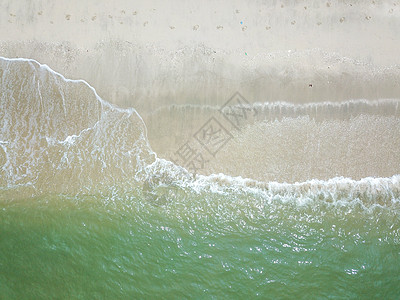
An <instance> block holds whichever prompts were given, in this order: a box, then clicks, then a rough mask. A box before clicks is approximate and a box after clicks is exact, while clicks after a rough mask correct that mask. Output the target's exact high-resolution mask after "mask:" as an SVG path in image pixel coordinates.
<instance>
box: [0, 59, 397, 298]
mask: <svg viewBox="0 0 400 300" xmlns="http://www.w3.org/2000/svg"><path fill="white" fill-rule="evenodd" d="M0 89H1V94H0V298H1V299H88V298H90V299H91V298H94V299H127V298H174V299H176V298H206V299H208V298H212V299H214V298H244V297H249V298H256V297H259V298H267V299H279V298H295V297H296V298H302V299H303V298H304V299H310V298H311V299H314V298H318V299H319V298H321V299H322V298H335V299H337V298H352V299H355V298H357V299H358V298H382V299H396V298H398V297H399V295H400V287H399V285H398V283H399V281H400V265H399V255H400V218H399V214H400V175H398V162H399V151H398V146H399V143H400V137H399V132H400V131H399V130H398V129H399V128H400V118H399V117H400V116H399V115H400V111H399V108H398V104H399V103H400V100H398V99H381V100H379V101H367V100H362V99H361V100H354V101H348V102H342V103H327V102H321V103H317V104H307V105H305V104H304V105H303V104H299V105H293V104H288V103H282V102H279V103H275V104H263V103H258V104H254V105H253V104H250V103H249V102H248V101H247V100H245V99H244V97H243V96H242V95H240V93H239V94H234V97H233V98H232V99H233V100H235V101H236V102H235V103H234V105H232V106H231V104H232V102H229V101H228V102H227V103H226V106H219V107H212V106H204V107H190V106H180V107H168V108H164V111H163V109H160V110H158V111H156V112H154V113H153V115H152V116H151V117H147V118H146V120H152V123H151V124H147V123H146V124H145V122H144V120H143V118H142V117H141V115H140V114H139V113H138V112H137V111H136V110H135V109H134V108H119V107H116V106H114V105H112V104H110V103H109V102H107V101H105V100H103V99H101V98H100V97H99V96H98V94H97V93H96V90H95V89H94V88H93V87H91V86H90V85H89V84H88V83H87V82H85V81H83V80H70V79H66V78H65V77H64V76H62V75H61V74H59V73H57V72H55V71H53V70H51V69H50V68H49V67H48V66H46V65H41V64H39V63H38V62H36V61H34V60H30V59H7V58H0ZM237 101H239V102H237ZM231 107H236V108H238V109H239V111H241V112H242V113H243V114H242V115H240V116H242V117H243V116H246V118H245V121H246V122H247V123H246V124H241V123H240V124H239V122H242V121H243V118H242V119H238V115H235V114H234V115H232V114H229V109H230V108H231ZM227 109H228V112H227ZM253 109H254V111H253ZM165 111H167V112H165ZM177 111H183V114H180V115H178V116H177V117H176V118H175V120H176V124H180V123H179V122H180V121H179V120H178V119H179V118H184V116H185V115H186V118H187V119H188V120H186V124H192V123H195V124H196V125H195V126H194V127H193V128H186V130H187V132H185V128H183V129H182V133H181V136H180V137H179V138H177V139H178V140H179V142H177V143H176V147H175V148H171V149H172V150H168V151H167V150H165V146H164V145H165V143H166V141H163V140H162V139H161V136H160V137H159V138H158V137H157V136H156V135H155V134H152V138H149V137H148V132H147V131H148V128H150V129H149V131H152V132H153V131H156V129H157V128H158V127H157V125H156V122H157V120H158V121H159V122H160V123H162V122H163V121H162V120H163V118H162V114H163V113H164V114H165V113H168V114H172V116H173V114H174V113H177ZM193 111H195V112H197V113H194V112H193ZM199 111H200V113H198V112H199ZM231 112H232V111H231ZM244 112H247V114H246V115H245V114H244ZM202 114H203V115H204V117H202ZM191 116H195V117H191ZM210 116H211V117H210ZM247 116H248V117H247ZM194 118H198V120H195V121H196V122H195V121H193V119H194ZM182 122H185V121H184V120H183V121H182ZM190 122H192V123H190ZM171 126H174V125H173V124H172V125H171ZM176 126H177V127H179V126H178V125H176ZM189 127H190V126H189ZM210 128H211V129H210ZM210 130H211V131H210ZM189 132H190V134H189ZM215 132H219V135H217V137H216V136H215V135H214V134H211V133H215ZM152 139H153V140H156V141H158V144H157V145H156V144H155V142H154V143H153V144H154V146H153V144H152ZM193 145H197V148H196V149H194V146H193ZM155 148H157V149H160V150H159V151H158V150H154V149H155ZM189 150H197V152H193V153H192V152H191V151H189ZM200 150H201V151H203V152H199V151H200ZM163 151H164V152H163ZM195 153H196V156H195ZM189 158H191V160H190V159H189ZM194 158H196V159H194ZM200 158H202V160H200ZM179 159H180V160H181V161H179ZM206 162H207V164H206ZM196 163H197V164H196ZM182 165H183V166H184V167H182Z"/></svg>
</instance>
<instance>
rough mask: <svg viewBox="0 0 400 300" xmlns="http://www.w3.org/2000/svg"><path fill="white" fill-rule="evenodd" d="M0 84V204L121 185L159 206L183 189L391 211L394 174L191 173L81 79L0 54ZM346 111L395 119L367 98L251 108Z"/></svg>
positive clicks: (137, 120) (392, 107) (399, 187)
mask: <svg viewBox="0 0 400 300" xmlns="http://www.w3.org/2000/svg"><path fill="white" fill-rule="evenodd" d="M0 80H1V82H0V88H1V94H0V195H1V196H0V199H10V198H16V197H20V196H21V195H24V196H27V195H28V196H35V195H38V194H41V193H66V194H77V193H81V194H82V193H96V192H99V191H105V190H109V189H110V188H112V189H115V188H117V189H121V188H122V189H126V188H127V189H133V190H135V189H136V190H138V191H140V193H143V196H144V197H146V198H147V199H149V200H150V201H153V202H154V203H158V204H161V205H162V204H163V203H168V202H170V201H173V200H174V199H176V198H177V197H180V199H182V197H183V198H185V197H184V195H186V194H187V193H194V194H204V193H206V194H207V193H211V194H224V195H228V196H229V195H231V196H232V195H248V194H251V195H254V196H256V197H258V198H260V199H263V201H266V200H267V201H273V200H276V201H294V202H296V203H298V204H302V203H307V202H309V201H311V202H314V201H322V202H324V203H336V204H337V203H348V202H351V201H353V202H354V201H358V202H360V203H361V204H362V205H364V206H367V207H372V206H374V205H381V206H393V205H395V206H396V207H397V206H398V202H399V200H400V176H399V175H396V174H393V176H392V177H387V178H386V177H382V178H372V177H368V178H363V179H361V180H352V179H349V178H343V177H336V178H332V179H329V180H306V181H304V182H301V183H278V182H272V181H264V182H263V181H259V180H258V181H257V180H253V179H244V178H242V177H238V176H236V177H231V176H228V175H223V174H219V175H218V174H212V175H208V176H206V175H194V174H191V173H190V172H188V171H187V170H186V169H184V168H182V167H180V166H177V165H175V164H173V163H172V162H170V161H168V160H164V159H161V158H158V157H157V155H156V153H154V152H153V151H152V149H151V147H150V145H149V142H148V139H147V128H146V126H145V124H144V122H143V120H142V118H141V116H140V115H139V114H138V113H137V112H136V110H135V109H133V108H130V109H121V108H117V107H115V106H113V105H111V104H109V103H108V102H106V101H104V100H102V99H101V98H100V97H99V96H98V95H97V93H96V91H95V90H94V88H92V87H91V86H90V85H89V84H88V83H87V82H85V81H83V80H70V79H66V78H64V77H63V76H62V75H61V74H59V73H57V72H54V71H53V70H51V69H50V68H49V67H48V66H46V65H41V64H39V63H38V62H36V61H34V60H30V59H7V58H0ZM355 106H357V107H361V108H362V113H364V114H368V113H369V114H372V113H374V112H376V111H377V110H378V113H380V114H383V115H385V116H390V117H395V118H397V116H398V102H396V101H392V100H386V101H383V105H381V103H378V102H371V103H369V102H367V101H358V102H357V101H356V102H354V101H353V102H348V103H345V104H343V103H342V104H331V103H325V104H314V105H303V106H293V105H288V104H282V103H278V104H276V103H275V104H269V105H267V104H256V105H255V107H256V108H257V109H258V111H259V112H261V113H260V114H258V115H257V118H260V120H265V118H266V116H268V118H267V119H268V120H269V119H271V120H274V119H275V118H277V116H279V118H282V116H283V117H294V116H297V117H298V116H303V115H306V116H309V117H310V116H311V118H316V119H318V116H320V115H321V114H323V115H324V116H325V117H330V118H347V117H348V116H349V115H351V114H352V109H353V108H354V107H355ZM381 108H382V109H383V110H382V111H379V109H381ZM261 116H263V117H261ZM335 116H336V117H335ZM325 117H324V118H325ZM260 120H258V121H260ZM256 121H257V120H255V121H254V122H256ZM181 194H182V195H183V196H182V197H181V196H180V195H181ZM245 198H246V197H243V199H245ZM236 204H237V203H236Z"/></svg>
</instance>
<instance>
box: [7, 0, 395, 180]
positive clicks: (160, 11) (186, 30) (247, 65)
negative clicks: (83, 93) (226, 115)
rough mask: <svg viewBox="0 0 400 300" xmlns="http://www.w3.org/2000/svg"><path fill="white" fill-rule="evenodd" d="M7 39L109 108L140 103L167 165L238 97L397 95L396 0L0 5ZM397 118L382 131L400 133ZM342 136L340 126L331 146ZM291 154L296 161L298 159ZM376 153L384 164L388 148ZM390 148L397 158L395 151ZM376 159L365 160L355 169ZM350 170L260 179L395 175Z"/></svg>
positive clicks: (293, 99) (10, 46)
mask: <svg viewBox="0 0 400 300" xmlns="http://www.w3.org/2000/svg"><path fill="white" fill-rule="evenodd" d="M0 33H1V40H0V56H4V57H26V58H33V59H36V60H37V61H39V62H40V63H44V64H47V65H48V66H50V67H51V68H52V69H54V70H55V71H57V72H60V73H61V74H63V75H64V76H66V77H67V78H72V79H84V80H86V81H87V82H88V83H89V84H90V85H92V86H93V87H94V88H95V89H96V91H97V92H98V94H99V95H100V96H101V97H102V98H103V99H105V100H107V101H109V102H111V103H114V104H116V105H118V106H122V107H134V108H135V109H136V110H137V111H138V112H139V114H140V115H141V116H142V117H143V119H144V121H145V123H146V126H147V129H148V137H149V140H150V144H151V146H152V148H153V149H154V150H155V151H156V152H157V153H158V155H159V156H160V157H164V158H167V159H170V158H171V155H172V154H173V153H174V151H176V150H177V149H178V148H179V147H180V146H181V145H182V144H183V143H184V142H185V141H186V140H187V139H189V138H191V136H192V135H193V134H194V133H195V132H196V131H197V130H198V129H199V128H200V127H201V126H202V125H203V123H204V122H205V121H206V120H207V118H209V117H210V116H211V115H212V113H210V111H217V110H218V108H219V107H221V106H222V105H223V104H224V103H225V102H226V101H227V100H228V99H229V98H230V97H231V96H232V95H233V94H234V93H235V92H239V93H240V94H241V95H243V97H245V99H246V100H247V101H248V103H250V104H253V103H281V102H285V103H289V104H294V105H303V104H307V103H325V102H332V103H342V102H345V101H349V100H360V99H361V100H363V99H364V100H368V101H381V100H382V99H397V98H399V96H400V84H399V82H400V58H399V55H398V49H399V48H400V1H221V0H220V1H206V2H202V3H200V2H198V1H193V0H191V1H185V2H182V1H169V2H164V1H135V2H134V3H133V2H131V1H124V0H119V1H113V2H112V3H109V2H107V1H87V2H85V5H82V3H81V2H80V1H61V2H57V5H55V4H51V3H50V2H47V1H32V2H29V5H24V4H22V3H20V2H15V1H3V2H2V3H1V6H0ZM207 107H209V108H207ZM392 112H393V114H394V115H395V116H397V114H398V112H397V111H392ZM355 113H356V115H357V114H358V113H359V112H357V109H356V111H355ZM190 115H193V117H188V116H190ZM281 117H285V113H283V114H282V116H281ZM300 123H301V122H300ZM389 123H390V122H389ZM389 123H387V125H386V126H387V127H385V128H386V130H390V128H393V126H395V125H393V124H392V123H390V124H391V125H389ZM282 124H283V123H280V124H279V126H283V125H282ZM367 124H368V122H367ZM369 124H371V123H369ZM223 125H224V124H223ZM276 125H277V126H278V124H276ZM359 125H360V124H359ZM310 126H314V125H310ZM379 126H381V125H379ZM382 126H383V125H382ZM396 126H397V125H396ZM339 127H340V126H339ZM343 128H344V129H345V128H348V127H346V126H344V127H343ZM352 128H355V127H354V126H353V127H352ZM344 129H343V130H344ZM249 130H250V129H249ZM276 132H277V134H278V133H279V132H280V131H279V130H278V129H277V131H276ZM293 134H294V135H295V136H296V135H297V134H298V133H293ZM305 134H306V133H305ZM314 134H316V135H317V136H318V135H322V138H323V137H324V136H325V137H326V134H325V135H324V134H323V133H321V132H319V133H316V132H314ZM353 134H355V135H357V134H360V135H361V136H363V137H364V138H360V139H359V140H360V141H363V142H362V145H363V146H360V147H368V143H369V142H368V140H369V139H372V140H373V142H372V143H373V144H375V145H377V146H378V145H382V141H381V140H380V138H378V137H376V136H374V135H372V136H371V134H367V133H360V132H358V133H353ZM343 136H345V134H344V133H343V132H342V131H340V130H339V131H338V132H337V133H336V135H335V136H334V137H332V138H331V140H332V139H333V140H337V139H340V137H343ZM271 138H272V139H275V137H274V136H271ZM276 138H278V137H276ZM388 138H389V137H388ZM389 139H390V138H389ZM325 142H326V141H325ZM387 142H388V141H387ZM250 144H251V146H250V148H251V147H253V145H254V143H250ZM383 144H386V143H383ZM266 146H267V144H266V143H264V145H263V147H264V148H265V147H266ZM274 147H275V146H274ZM340 147H342V148H341V149H342V150H340V151H339V152H338V153H337V154H335V155H334V158H332V157H331V158H329V159H326V160H325V161H327V163H326V164H327V165H331V164H339V165H340V157H341V156H342V155H343V153H344V154H345V153H348V151H347V150H346V149H347V148H348V141H347V140H346V141H343V144H342V146H340ZM393 147H395V145H393ZM271 149H272V148H271ZM392 149H394V148H392ZM275 150H276V149H275ZM257 151H263V150H262V149H261V150H257ZM257 151H256V152H257ZM271 151H272V150H271ZM293 151H295V152H294V153H292V154H290V155H289V157H297V152H296V151H297V150H293ZM308 151H314V150H310V149H309V150H307V151H305V154H304V156H305V157H306V156H307V155H308V154H309V152H308ZM267 152H269V151H267ZM278 152H279V151H278ZM350 152H351V151H350ZM372 152H373V153H376V156H377V157H378V156H379V157H382V151H381V150H377V149H375V150H374V151H372ZM383 152H384V153H385V154H384V157H386V158H387V159H394V161H396V162H397V161H398V157H397V155H395V156H393V154H391V153H392V152H390V151H389V152H388V151H387V150H384V151H383ZM252 153H253V152H252ZM356 153H357V151H355V152H354V155H356ZM351 155H353V154H351ZM225 156H227V158H225V159H222V158H221V160H214V164H216V163H217V162H219V164H218V165H217V166H214V167H213V168H211V167H210V169H209V170H208V171H207V172H206V173H210V172H224V171H229V170H230V168H227V166H228V165H227V164H226V160H229V157H230V156H229V155H228V154H226V155H225ZM328 156H329V155H328ZM332 159H333V162H332ZM272 160H273V161H280V158H279V157H275V159H272ZM372 160H373V161H377V160H376V159H374V158H372ZM222 161H225V163H222ZM246 161H247V162H249V161H251V159H250V160H246ZM322 161H324V159H322ZM328 161H329V162H328ZM369 161H371V158H368V159H361V160H360V158H357V159H355V162H354V165H353V167H354V168H356V167H355V166H356V165H359V164H361V165H365V164H369ZM302 163H303V161H301V160H299V159H298V158H296V159H295V160H294V161H293V164H294V165H299V164H300V165H301V164H302ZM345 164H347V163H345ZM245 165H246V163H245ZM322 165H324V164H322ZM391 166H393V164H391ZM280 168H281V167H279V168H278V169H280ZM323 168H325V167H323ZM354 168H346V167H345V166H343V167H342V168H341V170H342V171H343V170H344V172H339V171H327V172H322V173H319V171H316V172H311V173H310V172H309V171H307V172H306V173H304V174H303V173H302V172H301V170H300V171H299V172H300V173H302V175H301V176H300V175H299V176H294V177H290V178H289V177H286V175H285V176H283V177H282V176H278V177H276V176H272V177H270V176H267V175H265V174H267V173H268V172H266V171H265V170H262V171H260V172H261V173H260V174H256V175H255V177H256V178H259V179H265V180H268V179H276V180H296V179H298V180H305V179H307V178H308V177H309V176H312V177H318V175H320V176H322V177H323V178H329V177H331V176H335V175H337V174H339V175H340V174H341V175H347V176H350V177H354V178H362V177H363V176H369V175H381V176H388V175H389V174H392V173H393V172H394V171H395V170H394V169H393V168H395V169H396V167H389V171H388V169H387V168H386V167H384V168H381V167H373V168H371V169H369V171H368V172H366V171H363V170H365V169H363V170H359V171H353V170H354ZM245 169H246V170H247V171H244V169H243V168H241V169H240V170H238V171H233V173H232V174H234V175H243V176H251V175H252V172H250V171H248V170H249V169H250V167H246V168H245ZM328 169H329V168H328ZM367 169H368V168H367ZM383 169H384V170H386V171H382V170H383ZM302 170H303V169H302ZM379 170H381V171H382V172H381V171H379ZM230 171H232V170H230Z"/></svg>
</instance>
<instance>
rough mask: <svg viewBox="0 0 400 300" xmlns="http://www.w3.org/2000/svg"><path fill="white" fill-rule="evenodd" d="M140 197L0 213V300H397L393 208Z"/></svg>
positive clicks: (43, 202)
mask: <svg viewBox="0 0 400 300" xmlns="http://www.w3.org/2000/svg"><path fill="white" fill-rule="evenodd" d="M348 200H349V201H345V202H342V203H332V202H329V201H328V202H327V201H322V200H315V201H308V202H305V203H299V201H296V199H292V200H290V201H285V200H284V199H283V198H280V199H278V198H274V199H269V200H267V199H265V198H264V197H257V196H256V195H254V194H246V193H241V194H215V193H211V192H209V193H200V194H198V193H186V192H181V193H180V194H178V195H175V197H173V198H169V199H168V198H166V199H163V201H162V202H159V201H154V200H152V199H149V198H148V197H146V196H145V195H143V193H141V191H140V190H138V191H135V192H131V193H118V192H116V193H113V194H110V195H86V196H76V197H68V196H63V195H43V196H40V197H37V198H29V199H21V200H13V201H3V202H0V298H1V299H132V298H162V299H177V298H180V299H181V298H203V299H217V298H237V299H243V298H245V297H248V298H257V297H259V298H262V299H285V298H301V299H324V298H332V299H343V298H346V299H348V298H350V299H360V298H364V299H367V298H375V299H378V298H379V299H398V297H399V296H400V285H399V282H400V263H399V257H400V219H399V214H398V212H399V210H398V207H396V206H393V205H392V206H391V207H390V208H389V207H385V206H380V205H373V206H370V207H369V208H366V207H365V205H363V203H362V202H360V201H352V199H348Z"/></svg>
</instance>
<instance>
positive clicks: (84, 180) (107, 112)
mask: <svg viewBox="0 0 400 300" xmlns="http://www.w3.org/2000/svg"><path fill="white" fill-rule="evenodd" d="M0 78H1V82H0V86H1V96H0V97H1V98H0V120H1V123H0V149H1V152H0V157H1V158H0V162H1V163H2V166H1V168H0V170H1V171H0V172H1V173H0V175H1V176H0V186H2V187H6V188H15V187H18V186H31V187H33V188H34V189H35V190H36V191H37V192H40V191H52V192H67V193H71V192H72V193H73V192H76V191H79V190H81V189H82V188H83V189H85V188H99V187H101V186H103V185H118V184H119V183H121V182H123V181H126V180H125V179H126V178H129V180H134V178H135V174H136V173H137V171H138V169H140V167H142V166H143V165H144V164H145V163H146V162H147V163H148V162H150V161H152V160H154V155H153V154H152V151H151V149H150V147H149V145H148V142H147V137H146V127H145V125H144V123H143V120H142V118H141V117H140V116H139V114H138V113H137V112H136V110H134V109H133V108H130V109H121V108H117V107H115V106H112V105H111V104H109V103H108V102H106V101H104V100H102V99H101V98H100V97H99V96H98V95H97V93H96V91H95V90H94V88H92V87H91V86H90V85H89V84H88V83H87V82H85V81H83V80H70V79H66V78H64V77H63V76H62V75H61V74H59V73H57V72H54V71H53V70H51V69H50V68H49V67H48V66H46V65H41V64H39V63H38V62H37V61H34V60H30V59H6V58H0Z"/></svg>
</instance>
